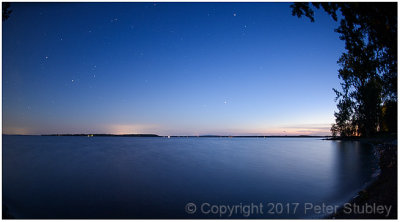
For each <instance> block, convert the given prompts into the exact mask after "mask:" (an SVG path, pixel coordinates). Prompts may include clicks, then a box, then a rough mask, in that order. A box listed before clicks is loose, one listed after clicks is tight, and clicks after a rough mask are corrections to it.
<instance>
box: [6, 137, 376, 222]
mask: <svg viewBox="0 0 400 222" xmlns="http://www.w3.org/2000/svg"><path fill="white" fill-rule="evenodd" d="M374 165H376V160H375V158H374V156H373V149H372V148H371V147H369V146H367V145H365V144H362V143H360V142H350V141H325V140H321V139H318V138H267V139H264V138H171V139H166V138H121V137H91V138H86V137H40V136H3V203H5V204H7V206H9V208H10V211H11V212H14V214H16V215H18V216H19V217H24V218H213V217H214V218H219V216H218V215H216V216H215V215H214V216H212V215H203V214H201V213H199V212H197V213H196V214H192V215H190V214H187V213H186V212H185V209H184V207H185V205H186V204H187V203H189V202H193V203H195V204H198V205H200V204H201V203H203V202H207V203H210V204H224V205H235V204H240V203H242V204H250V203H255V204H258V203H260V202H262V203H268V202H283V203H292V202H299V203H304V202H310V203H327V204H329V203H330V204H332V203H339V202H341V201H345V200H347V199H348V198H350V197H352V195H354V193H355V192H356V191H357V190H358V189H359V188H360V187H361V186H363V185H364V184H365V183H366V182H368V181H370V180H371V175H372V174H373V171H374V169H373V166H374ZM308 216H310V215H304V212H302V211H301V210H298V213H297V214H295V215H293V214H290V215H261V216H260V215H252V216H250V218H252V217H259V218H275V217H276V218H304V217H308ZM311 216H312V215H311ZM236 217H237V218H243V217H242V215H239V216H236ZM225 218H226V217H225Z"/></svg>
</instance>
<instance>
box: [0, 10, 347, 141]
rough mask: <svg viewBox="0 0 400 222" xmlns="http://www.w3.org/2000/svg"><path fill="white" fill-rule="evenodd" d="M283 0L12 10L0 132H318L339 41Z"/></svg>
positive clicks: (326, 20) (327, 21) (326, 124)
mask: <svg viewBox="0 0 400 222" xmlns="http://www.w3.org/2000/svg"><path fill="white" fill-rule="evenodd" d="M289 6H290V4H289V3H157V4H154V3H12V5H11V9H12V10H13V12H12V14H11V16H10V18H9V19H8V20H7V21H5V22H3V23H2V25H3V27H2V31H3V32H2V33H3V34H2V37H3V53H2V58H3V61H2V87H3V92H2V93H3V94H2V97H3V109H2V111H3V116H2V117H3V119H2V120H3V133H6V134H46V133H156V134H159V135H203V134H223V135H254V134H259V135H329V134H330V133H329V128H330V124H332V123H333V122H334V116H333V113H334V110H335V109H336V105H335V102H334V97H335V94H334V92H333V91H332V88H338V86H339V79H338V78H337V70H338V65H337V63H336V61H337V59H338V58H339V56H340V55H341V53H342V51H343V50H344V42H343V41H340V40H339V37H338V34H337V33H335V32H334V31H333V30H334V28H335V27H337V23H335V22H334V21H333V20H332V19H331V18H330V17H329V16H328V15H326V14H325V13H323V12H322V11H317V12H316V22H315V23H311V22H310V21H309V19H306V18H301V19H298V18H297V17H294V16H292V15H291V10H290V8H289Z"/></svg>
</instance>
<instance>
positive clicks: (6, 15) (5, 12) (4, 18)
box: [2, 2, 12, 22]
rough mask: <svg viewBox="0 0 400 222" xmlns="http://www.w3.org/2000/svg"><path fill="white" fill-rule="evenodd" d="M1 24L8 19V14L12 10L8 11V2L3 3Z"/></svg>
mask: <svg viewBox="0 0 400 222" xmlns="http://www.w3.org/2000/svg"><path fill="white" fill-rule="evenodd" d="M2 6H3V22H4V21H5V20H7V19H8V18H9V17H10V14H11V12H12V10H10V3H9V2H3V3H2Z"/></svg>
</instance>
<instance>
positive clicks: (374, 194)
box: [322, 139, 397, 219]
mask: <svg viewBox="0 0 400 222" xmlns="http://www.w3.org/2000/svg"><path fill="white" fill-rule="evenodd" d="M361 140H362V141H364V142H368V143H370V144H371V145H372V146H374V149H375V152H376V153H377V158H378V161H379V162H378V165H379V169H378V173H379V174H378V175H377V176H376V177H374V178H373V179H372V180H371V181H370V182H368V183H367V184H365V185H364V186H363V187H362V188H361V190H360V191H359V192H358V193H357V194H356V195H355V196H354V197H353V198H352V199H351V200H349V201H348V202H345V203H343V204H342V205H341V207H340V208H339V209H338V211H337V212H336V213H334V214H330V215H327V216H325V217H323V218H322V219H397V140H394V141H388V140H384V141H382V139H361ZM366 205H368V206H378V205H379V206H388V207H389V206H391V211H390V213H389V214H388V215H383V214H376V213H364V214H356V213H354V212H349V210H348V207H349V206H358V207H363V206H366Z"/></svg>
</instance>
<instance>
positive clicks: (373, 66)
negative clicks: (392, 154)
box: [291, 2, 397, 136]
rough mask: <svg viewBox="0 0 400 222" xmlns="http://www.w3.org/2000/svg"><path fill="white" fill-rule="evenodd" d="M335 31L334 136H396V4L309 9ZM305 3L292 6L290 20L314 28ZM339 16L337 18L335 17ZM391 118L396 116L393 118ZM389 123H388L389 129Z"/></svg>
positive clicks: (338, 4)
mask: <svg viewBox="0 0 400 222" xmlns="http://www.w3.org/2000/svg"><path fill="white" fill-rule="evenodd" d="M312 6H314V8H316V9H320V8H322V9H323V10H324V11H325V12H327V13H328V14H329V15H330V16H331V17H332V19H334V20H335V21H338V20H339V18H340V25H339V27H338V28H336V29H335V31H336V32H337V33H339V34H340V39H341V40H344V41H345V49H346V50H345V52H344V53H343V54H342V56H341V57H340V58H339V60H338V64H339V65H340V69H339V74H338V76H339V78H340V79H341V80H342V82H341V90H340V91H339V90H337V89H334V91H335V93H336V99H335V100H336V101H337V108H338V112H335V114H334V115H335V118H336V123H335V124H334V125H333V126H332V128H331V131H332V134H333V135H334V136H336V135H340V136H354V135H361V136H372V135H374V134H375V133H377V132H378V131H389V132H397V125H396V126H393V124H392V123H393V122H396V123H397V3H396V2H394V3H358V2H351V3H350V2H348V3H344V2H334V3H312ZM312 6H311V4H309V3H294V4H292V5H291V8H292V15H296V16H298V17H301V16H306V17H308V18H309V19H310V20H311V22H314V20H315V19H314V11H313V9H312V8H311V7H312ZM339 13H340V14H339ZM393 113H396V115H394V114H393ZM389 122H391V123H389Z"/></svg>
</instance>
